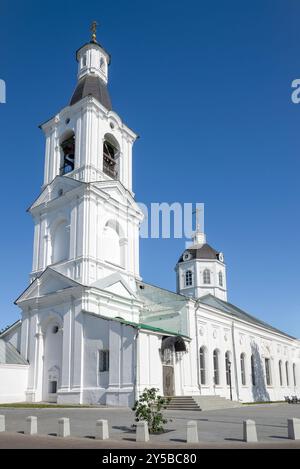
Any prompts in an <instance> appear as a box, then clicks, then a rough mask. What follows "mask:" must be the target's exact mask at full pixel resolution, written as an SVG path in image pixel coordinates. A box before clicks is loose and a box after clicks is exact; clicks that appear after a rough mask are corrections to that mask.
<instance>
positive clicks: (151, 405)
mask: <svg viewBox="0 0 300 469" xmlns="http://www.w3.org/2000/svg"><path fill="white" fill-rule="evenodd" d="M158 391H159V389H157V388H151V389H148V388H146V389H144V391H143V394H141V396H140V397H139V400H138V401H136V403H135V405H134V407H133V409H132V410H133V411H134V412H135V421H136V422H139V421H140V420H145V421H146V422H147V423H148V427H149V432H150V433H158V432H163V431H164V427H163V426H164V424H166V423H167V422H168V420H167V419H166V418H164V416H163V414H162V412H161V410H162V409H166V407H167V404H168V403H169V402H170V400H171V399H170V398H169V397H162V396H159V395H158Z"/></svg>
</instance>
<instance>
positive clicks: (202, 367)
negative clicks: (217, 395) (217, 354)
mask: <svg viewBox="0 0 300 469" xmlns="http://www.w3.org/2000/svg"><path fill="white" fill-rule="evenodd" d="M200 382H201V384H206V348H205V347H201V348H200Z"/></svg>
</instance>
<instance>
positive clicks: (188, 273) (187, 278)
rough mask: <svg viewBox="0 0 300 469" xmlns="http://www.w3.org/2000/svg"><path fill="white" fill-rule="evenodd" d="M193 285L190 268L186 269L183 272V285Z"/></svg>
mask: <svg viewBox="0 0 300 469" xmlns="http://www.w3.org/2000/svg"><path fill="white" fill-rule="evenodd" d="M192 285H193V273H192V271H191V270H187V271H186V273H185V286H186V287H191V286H192Z"/></svg>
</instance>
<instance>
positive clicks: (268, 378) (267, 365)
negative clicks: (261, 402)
mask: <svg viewBox="0 0 300 469" xmlns="http://www.w3.org/2000/svg"><path fill="white" fill-rule="evenodd" d="M265 369H266V383H267V386H271V384H272V382H271V362H270V359H269V358H265Z"/></svg>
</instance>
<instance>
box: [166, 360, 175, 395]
mask: <svg viewBox="0 0 300 469" xmlns="http://www.w3.org/2000/svg"><path fill="white" fill-rule="evenodd" d="M163 387H164V396H174V368H173V366H166V365H164V366H163Z"/></svg>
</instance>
